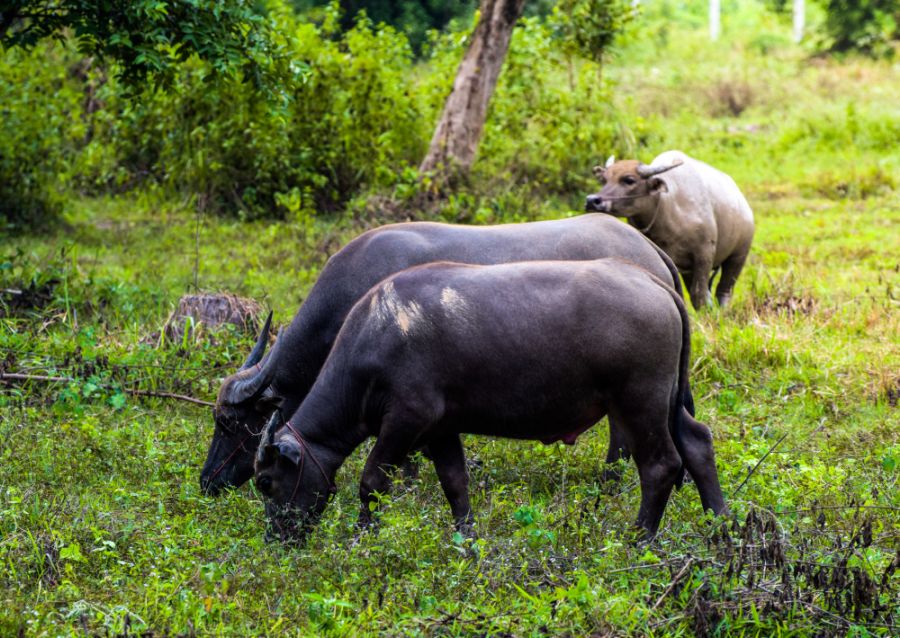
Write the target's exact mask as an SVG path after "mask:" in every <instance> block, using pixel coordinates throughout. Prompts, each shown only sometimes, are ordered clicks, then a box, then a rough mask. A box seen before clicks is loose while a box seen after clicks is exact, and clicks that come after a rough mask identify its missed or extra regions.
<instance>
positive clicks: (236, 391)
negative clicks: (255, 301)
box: [200, 313, 280, 496]
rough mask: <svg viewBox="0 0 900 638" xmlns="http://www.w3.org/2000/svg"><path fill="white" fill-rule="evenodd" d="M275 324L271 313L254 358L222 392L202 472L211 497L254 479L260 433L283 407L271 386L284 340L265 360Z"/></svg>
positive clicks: (225, 385) (230, 378)
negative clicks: (270, 329)
mask: <svg viewBox="0 0 900 638" xmlns="http://www.w3.org/2000/svg"><path fill="white" fill-rule="evenodd" d="M271 322H272V313H269V316H268V318H267V319H266V323H265V325H264V326H263V329H262V331H260V333H259V337H258V338H257V340H256V345H255V346H254V348H253V351H252V352H251V353H250V356H249V357H247V360H246V361H245V362H244V365H242V366H241V368H240V370H238V371H237V372H236V373H235V374H233V375H231V376H230V377H228V378H227V379H225V381H224V382H223V383H222V387H221V388H220V389H219V396H218V398H217V399H216V405H215V407H214V408H213V420H214V421H215V429H214V431H213V438H212V442H210V444H209V452H207V455H206V463H205V464H204V466H203V471H202V472H201V473H200V488H201V489H202V490H203V492H205V493H206V494H209V495H211V496H215V495H216V494H218V493H219V492H220V491H221V490H222V489H223V488H225V487H238V486H240V485H242V484H243V483H245V482H246V481H248V480H249V479H250V478H251V477H252V476H253V456H254V454H255V452H256V447H257V445H256V444H257V440H258V438H259V434H260V432H261V431H262V429H263V427H264V426H265V424H266V419H267V418H268V417H269V416H270V415H271V414H272V412H273V411H275V410H277V408H278V406H279V404H280V399H279V398H278V397H276V396H275V395H274V394H273V393H272V391H271V389H270V387H269V386H270V384H271V382H272V379H273V378H274V376H275V369H276V364H277V361H276V359H277V357H276V356H275V355H276V352H277V350H278V343H279V341H280V339H279V340H277V341H276V343H275V347H273V349H272V352H270V353H269V356H268V357H267V358H266V359H265V361H263V354H264V353H265V349H266V344H267V343H268V341H269V326H270V325H271ZM261 361H262V364H260V362H261Z"/></svg>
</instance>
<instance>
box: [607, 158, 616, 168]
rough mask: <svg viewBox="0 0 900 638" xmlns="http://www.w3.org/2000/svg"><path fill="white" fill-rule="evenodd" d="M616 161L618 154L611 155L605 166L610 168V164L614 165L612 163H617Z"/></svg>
mask: <svg viewBox="0 0 900 638" xmlns="http://www.w3.org/2000/svg"><path fill="white" fill-rule="evenodd" d="M615 163H616V156H615V155H610V156H609V158H608V159H607V160H606V165H605V167H606V168H609V167H610V166H612V165H613V164H615Z"/></svg>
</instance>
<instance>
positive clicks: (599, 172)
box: [591, 165, 606, 182]
mask: <svg viewBox="0 0 900 638" xmlns="http://www.w3.org/2000/svg"><path fill="white" fill-rule="evenodd" d="M591 172H593V173H594V177H596V178H597V179H598V180H600V181H601V182H605V181H606V167H605V166H599V165H598V166H595V167H594V168H592V169H591Z"/></svg>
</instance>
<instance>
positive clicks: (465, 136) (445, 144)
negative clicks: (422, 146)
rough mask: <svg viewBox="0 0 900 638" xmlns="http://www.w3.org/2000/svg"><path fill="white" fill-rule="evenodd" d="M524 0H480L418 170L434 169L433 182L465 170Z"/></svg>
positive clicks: (471, 160)
mask: <svg viewBox="0 0 900 638" xmlns="http://www.w3.org/2000/svg"><path fill="white" fill-rule="evenodd" d="M524 7H525V0H481V17H480V18H479V20H478V25H477V26H476V27H475V33H473V34H472V43H471V44H470V45H469V49H468V50H467V51H466V55H465V57H464V58H463V61H462V63H461V64H460V65H459V69H458V70H457V72H456V80H455V81H454V82H453V90H452V91H451V92H450V96H449V97H448V98H447V102H446V103H445V104H444V111H443V113H441V119H440V120H439V121H438V124H437V128H435V131H434V136H433V137H432V138H431V145H430V147H429V148H428V153H427V155H425V159H424V160H423V161H422V164H421V166H420V167H419V170H420V171H421V172H434V173H435V175H436V177H437V178H438V182H442V181H444V180H445V179H447V178H450V177H452V176H453V175H454V174H456V173H465V172H468V170H469V168H471V166H472V162H474V161H475V152H476V151H477V150H478V141H479V139H480V138H481V131H482V129H484V121H485V119H486V118H487V109H488V103H489V102H490V100H491V95H492V94H493V92H494V87H495V86H496V85H497V78H498V77H499V75H500V69H501V68H502V67H503V60H504V58H505V57H506V52H507V50H508V49H509V41H510V38H511V37H512V32H513V27H515V24H516V21H517V20H518V19H519V16H521V15H522V9H523V8H524Z"/></svg>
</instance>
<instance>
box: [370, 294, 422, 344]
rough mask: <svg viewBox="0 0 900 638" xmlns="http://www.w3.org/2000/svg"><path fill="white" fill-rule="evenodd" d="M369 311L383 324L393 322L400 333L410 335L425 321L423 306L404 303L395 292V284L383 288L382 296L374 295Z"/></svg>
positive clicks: (413, 302) (412, 302) (411, 302)
mask: <svg viewBox="0 0 900 638" xmlns="http://www.w3.org/2000/svg"><path fill="white" fill-rule="evenodd" d="M369 311H370V312H371V313H372V314H373V315H374V317H375V318H376V319H377V320H378V321H379V322H380V323H381V324H382V325H384V324H386V323H390V322H393V323H395V324H397V327H398V328H400V332H402V333H403V334H404V335H409V334H410V333H411V332H413V331H415V330H416V328H417V327H418V326H419V325H420V324H421V323H422V322H423V321H424V319H425V317H424V314H423V312H422V306H420V305H419V304H418V303H417V302H415V301H410V302H409V303H403V302H402V301H400V298H399V297H398V296H397V291H396V290H394V282H392V281H389V282H387V283H386V284H385V285H384V286H382V288H381V294H380V295H379V294H378V293H375V294H374V295H372V302H371V303H370V305H369Z"/></svg>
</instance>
